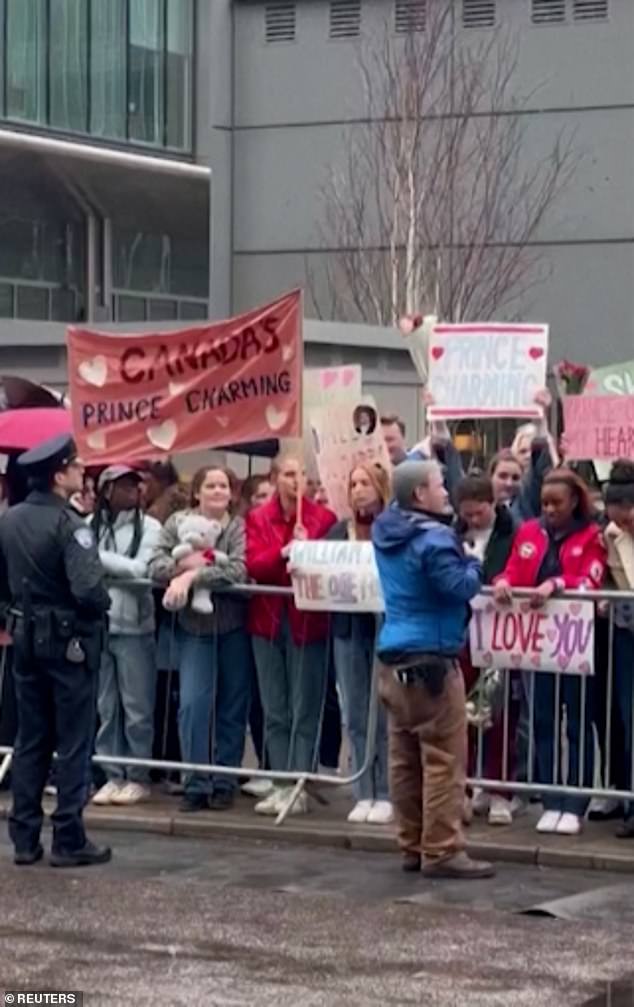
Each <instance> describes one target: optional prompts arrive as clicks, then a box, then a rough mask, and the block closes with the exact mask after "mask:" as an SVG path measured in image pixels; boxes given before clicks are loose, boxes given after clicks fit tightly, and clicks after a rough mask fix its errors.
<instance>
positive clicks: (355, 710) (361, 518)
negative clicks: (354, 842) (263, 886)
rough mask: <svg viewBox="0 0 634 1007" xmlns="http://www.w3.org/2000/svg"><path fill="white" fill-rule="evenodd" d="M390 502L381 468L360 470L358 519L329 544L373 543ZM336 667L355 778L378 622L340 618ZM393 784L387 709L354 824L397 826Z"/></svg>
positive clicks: (358, 790)
mask: <svg viewBox="0 0 634 1007" xmlns="http://www.w3.org/2000/svg"><path fill="white" fill-rule="evenodd" d="M389 499H390V478H389V476H388V474H387V472H386V471H385V469H384V468H382V467H381V466H380V465H375V464H372V463H364V464H360V465H356V466H355V467H354V468H353V469H352V471H351V473H350V477H349V480H348V501H349V503H350V509H351V511H352V517H351V518H349V519H346V520H344V521H339V522H338V523H337V524H336V525H334V526H333V527H332V528H331V529H330V532H329V533H328V535H327V536H326V537H327V538H329V539H334V540H338V541H346V540H348V541H351V542H368V541H371V538H372V524H373V522H374V520H375V518H376V517H378V515H379V514H380V513H381V511H382V510H383V509H384V508H385V507H386V506H387V504H388V502H389ZM332 636H333V647H334V662H335V670H336V673H337V686H338V689H339V695H340V700H341V708H342V716H343V723H344V727H345V728H346V731H347V734H348V739H349V743H350V763H351V769H352V772H353V773H357V772H358V771H359V770H360V769H361V767H362V766H363V762H364V757H365V751H366V746H367V736H368V715H369V707H370V693H371V685H372V672H373V667H374V641H375V636H376V623H375V617H374V616H373V615H371V614H370V613H360V614H359V615H352V614H350V615H349V614H347V613H337V614H336V615H335V616H333V620H332ZM388 794H389V791H388V781H387V727H386V720H385V713H384V711H383V707H382V706H381V707H380V708H379V712H378V722H377V730H376V748H375V755H374V759H373V761H372V764H371V766H369V767H368V770H367V771H366V772H365V773H364V774H363V776H362V777H361V778H360V779H359V780H357V781H356V783H355V784H354V796H355V798H356V804H355V806H354V808H353V809H352V811H351V812H350V814H349V815H348V821H349V822H370V823H373V824H377V825H382V824H386V823H388V822H391V821H392V818H393V812H392V805H391V803H390V800H389V796H388Z"/></svg>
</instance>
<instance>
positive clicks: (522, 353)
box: [427, 323, 548, 420]
mask: <svg viewBox="0 0 634 1007" xmlns="http://www.w3.org/2000/svg"><path fill="white" fill-rule="evenodd" d="M547 357H548V326H547V325H504V324H496V323H490V324H481V325H436V326H435V327H434V329H433V332H432V335H431V338H430V341H429V386H428V390H429V393H430V395H431V397H432V399H433V405H432V406H430V407H429V408H428V410H427V415H428V416H429V418H430V419H432V420H433V419H437V420H438V419H465V418H468V417H500V416H516V417H526V418H530V417H536V416H540V415H541V412H540V407H539V406H538V405H537V404H536V402H535V395H536V393H537V392H538V391H539V390H540V389H542V388H543V387H544V386H545V384H546V361H547Z"/></svg>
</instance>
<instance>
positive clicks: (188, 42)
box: [165, 0, 193, 150]
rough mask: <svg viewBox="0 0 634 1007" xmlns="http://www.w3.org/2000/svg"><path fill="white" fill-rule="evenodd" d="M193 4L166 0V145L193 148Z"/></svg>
mask: <svg viewBox="0 0 634 1007" xmlns="http://www.w3.org/2000/svg"><path fill="white" fill-rule="evenodd" d="M192 20H193V8H192V5H191V3H190V2H189V0H185V2H183V0H167V55H166V60H167V67H166V89H167V90H166V95H165V103H166V131H167V146H168V147H177V148H179V149H183V150H189V149H191V119H192V99H191V89H192V35H193V31H192V29H193V25H192Z"/></svg>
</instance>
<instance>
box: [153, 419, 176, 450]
mask: <svg viewBox="0 0 634 1007" xmlns="http://www.w3.org/2000/svg"><path fill="white" fill-rule="evenodd" d="M177 435H178V427H177V426H176V424H175V422H174V420H163V422H162V423H161V424H159V426H156V427H149V428H148V430H147V431H146V436H147V439H148V440H149V442H150V444H153V445H154V447H155V448H160V449H161V451H169V449H170V448H171V447H172V445H173V443H174V441H175V440H176V437H177Z"/></svg>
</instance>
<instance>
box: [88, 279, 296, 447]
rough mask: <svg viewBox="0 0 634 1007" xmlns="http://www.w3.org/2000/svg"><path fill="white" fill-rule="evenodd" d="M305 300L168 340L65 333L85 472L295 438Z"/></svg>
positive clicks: (154, 335) (162, 335)
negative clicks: (120, 463) (88, 466)
mask: <svg viewBox="0 0 634 1007" xmlns="http://www.w3.org/2000/svg"><path fill="white" fill-rule="evenodd" d="M302 367H303V361H302V299H301V292H300V291H294V292H293V293H290V294H287V295H285V296H284V297H280V298H279V300H277V301H274V302H273V303H272V304H267V305H266V306H265V307H262V308H256V309H255V310H253V311H249V312H247V313H245V314H243V315H240V316H238V317H237V318H232V319H229V320H228V321H225V322H218V323H214V324H210V325H202V326H196V327H195V328H189V329H182V330H178V331H171V332H150V333H134V334H129V335H119V334H116V335H115V334H112V333H106V332H93V331H91V330H88V329H84V328H79V327H77V326H72V327H70V328H69V329H68V369H69V381H70V396H71V402H72V412H73V427H74V432H75V438H76V440H77V444H78V447H79V452H80V454H81V455H82V457H84V458H86V459H87V460H88V461H89V462H90V463H91V464H104V465H105V464H109V463H110V462H118V461H126V462H133V461H138V460H140V459H144V458H164V457H165V456H166V455H168V454H169V453H170V452H181V451H195V450H200V449H203V448H212V447H218V446H221V445H223V444H228V443H229V444H240V443H242V442H245V441H257V440H264V439H267V438H270V437H283V436H286V437H290V436H298V435H299V434H300V432H301V380H302Z"/></svg>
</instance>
